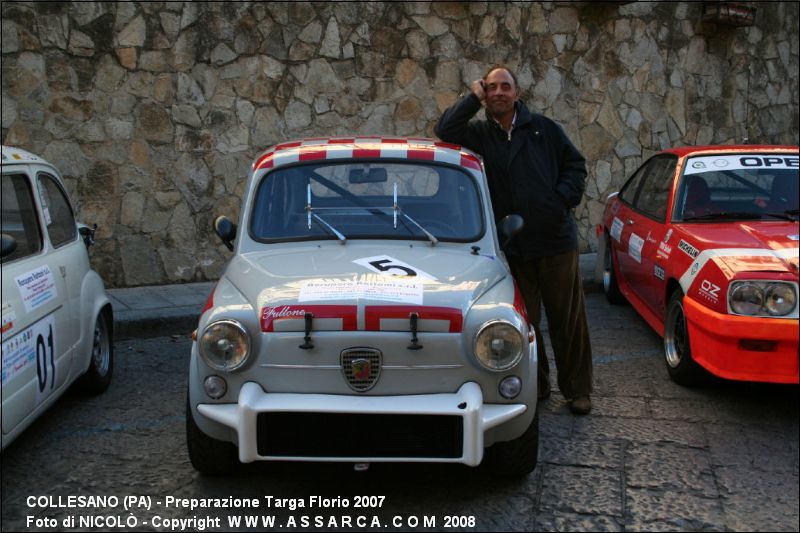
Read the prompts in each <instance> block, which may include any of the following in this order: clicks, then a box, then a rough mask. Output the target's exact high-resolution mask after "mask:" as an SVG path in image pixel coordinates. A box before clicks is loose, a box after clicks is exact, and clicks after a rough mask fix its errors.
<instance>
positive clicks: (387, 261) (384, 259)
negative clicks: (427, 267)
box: [353, 255, 436, 281]
mask: <svg viewBox="0 0 800 533" xmlns="http://www.w3.org/2000/svg"><path fill="white" fill-rule="evenodd" d="M353 263H356V264H358V265H361V266H363V267H366V268H368V269H369V270H371V271H373V272H377V273H378V274H384V275H388V276H399V277H416V278H422V279H430V280H434V281H435V280H436V278H435V277H434V276H431V275H430V274H428V273H427V272H425V271H424V270H420V269H419V268H417V267H415V266H412V265H409V264H408V263H404V262H403V261H400V260H399V259H395V258H394V257H391V256H388V255H376V256H373V257H363V258H361V259H354V260H353Z"/></svg>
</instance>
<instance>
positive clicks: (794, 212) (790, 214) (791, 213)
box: [764, 209, 800, 222]
mask: <svg viewBox="0 0 800 533" xmlns="http://www.w3.org/2000/svg"><path fill="white" fill-rule="evenodd" d="M764 216H767V217H774V218H780V219H783V220H791V221H792V222H794V221H795V220H797V217H798V216H800V209H787V210H786V211H784V212H783V213H764Z"/></svg>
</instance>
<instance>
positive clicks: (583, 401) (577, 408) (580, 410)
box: [569, 396, 592, 415]
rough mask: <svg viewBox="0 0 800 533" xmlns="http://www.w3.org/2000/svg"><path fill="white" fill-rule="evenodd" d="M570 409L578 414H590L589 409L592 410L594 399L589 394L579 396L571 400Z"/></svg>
mask: <svg viewBox="0 0 800 533" xmlns="http://www.w3.org/2000/svg"><path fill="white" fill-rule="evenodd" d="M569 410H570V411H572V412H573V413H575V414H576V415H588V414H589V411H591V410H592V400H590V399H589V397H588V396H578V397H577V398H575V399H573V400H570V402H569Z"/></svg>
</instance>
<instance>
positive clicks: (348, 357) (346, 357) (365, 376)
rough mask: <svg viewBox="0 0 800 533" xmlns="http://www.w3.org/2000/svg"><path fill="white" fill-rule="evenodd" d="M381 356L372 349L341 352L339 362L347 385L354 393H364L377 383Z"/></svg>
mask: <svg viewBox="0 0 800 533" xmlns="http://www.w3.org/2000/svg"><path fill="white" fill-rule="evenodd" d="M382 360H383V355H382V354H381V351H380V350H376V349H374V348H348V349H346V350H342V353H341V356H340V362H341V365H342V374H344V379H345V381H346V382H347V385H348V386H349V387H350V388H351V389H353V390H354V391H356V392H366V391H368V390H370V389H371V388H372V387H374V386H375V384H376V383H377V382H378V378H379V377H380V375H381V366H382V363H383V361H382Z"/></svg>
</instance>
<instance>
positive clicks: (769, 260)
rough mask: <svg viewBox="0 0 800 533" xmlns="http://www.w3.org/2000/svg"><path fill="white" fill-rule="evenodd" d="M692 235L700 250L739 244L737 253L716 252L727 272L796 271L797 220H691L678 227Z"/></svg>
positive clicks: (724, 248) (732, 246)
mask: <svg viewBox="0 0 800 533" xmlns="http://www.w3.org/2000/svg"><path fill="white" fill-rule="evenodd" d="M681 229H683V231H685V232H686V233H687V234H688V235H689V236H690V237H693V238H694V239H693V241H694V244H695V246H697V247H698V248H699V250H700V252H701V253H702V252H705V251H706V250H708V251H709V252H707V253H710V254H712V255H715V256H716V253H713V252H711V250H729V249H733V248H741V249H742V253H741V254H734V255H727V254H725V255H721V256H716V257H715V258H714V259H715V261H716V262H717V263H718V264H720V266H722V264H724V265H725V266H727V268H728V270H729V271H730V272H741V271H747V270H750V271H769V272H790V273H792V274H794V275H795V276H797V275H798V261H799V260H798V255H799V252H798V239H800V235H798V234H800V229H799V227H798V224H797V222H789V221H787V222H778V221H774V222H773V221H747V222H735V223H730V222H728V223H724V224H691V225H688V224H687V225H683V226H682V228H681Z"/></svg>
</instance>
